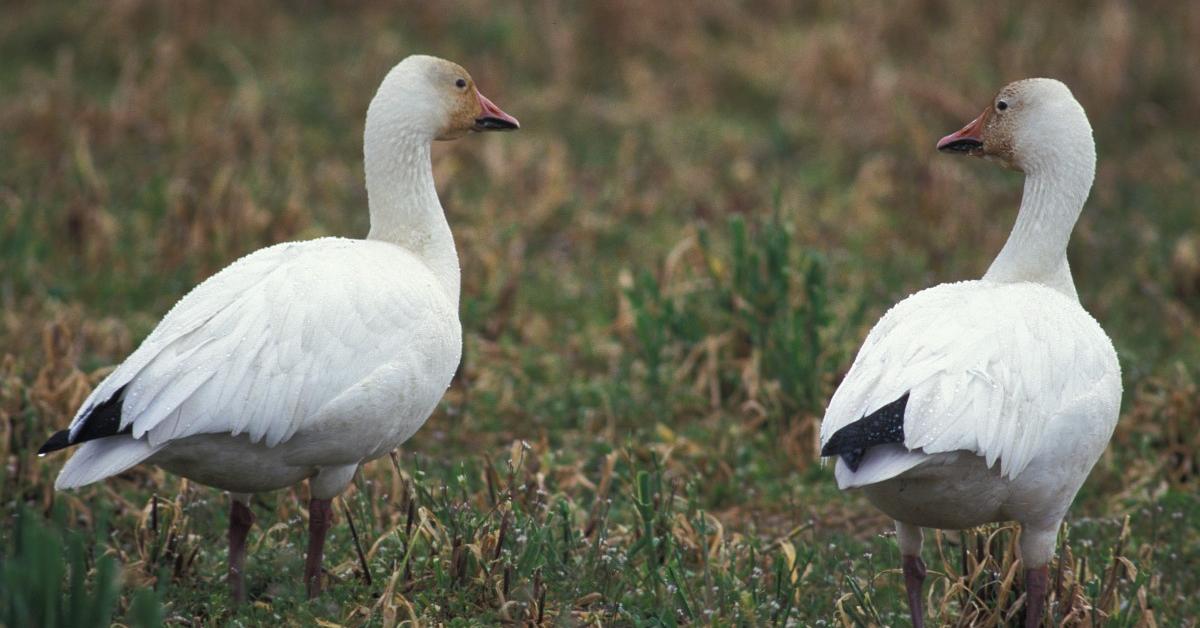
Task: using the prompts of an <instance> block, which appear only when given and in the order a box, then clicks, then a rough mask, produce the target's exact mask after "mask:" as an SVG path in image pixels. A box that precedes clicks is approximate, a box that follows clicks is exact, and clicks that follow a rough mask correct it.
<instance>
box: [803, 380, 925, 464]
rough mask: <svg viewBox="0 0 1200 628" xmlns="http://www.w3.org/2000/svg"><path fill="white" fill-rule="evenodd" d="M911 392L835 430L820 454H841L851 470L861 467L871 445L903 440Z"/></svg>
mask: <svg viewBox="0 0 1200 628" xmlns="http://www.w3.org/2000/svg"><path fill="white" fill-rule="evenodd" d="M908 394H909V393H907V392H906V393H904V394H903V395H901V396H900V398H899V399H896V400H895V401H893V402H891V403H889V404H887V405H885V406H883V407H882V408H879V409H878V410H876V411H874V412H872V413H871V414H868V415H866V416H864V417H863V418H861V419H859V420H857V421H855V422H853V423H851V424H850V425H847V426H845V427H843V428H842V429H840V430H838V431H837V432H835V433H834V434H833V436H831V437H829V442H827V443H825V445H824V446H823V447H821V456H822V457H828V456H841V457H842V461H843V462H845V463H846V466H847V467H849V468H850V470H851V471H858V465H859V463H860V462H861V461H862V459H863V456H865V455H866V453H867V449H868V448H870V447H873V446H875V445H883V444H887V443H903V442H904V411H905V409H906V408H907V406H908Z"/></svg>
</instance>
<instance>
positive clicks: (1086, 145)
mask: <svg viewBox="0 0 1200 628" xmlns="http://www.w3.org/2000/svg"><path fill="white" fill-rule="evenodd" d="M938 149H940V150H946V151H954V152H964V153H968V154H971V155H975V156H982V157H987V158H990V159H994V160H997V161H1000V162H1001V163H1003V164H1004V165H1006V166H1009V167H1011V168H1014V169H1016V170H1020V171H1022V172H1024V173H1025V175H1026V179H1025V193H1024V196H1023V198H1022V202H1021V209H1020V212H1019V213H1018V215H1017V222H1016V225H1015V226H1014V227H1013V230H1012V233H1011V234H1010V236H1009V239H1008V241H1007V243H1006V244H1005V245H1004V249H1003V250H1001V252H1000V254H999V255H998V256H997V257H996V259H995V261H994V262H993V263H992V265H991V267H990V268H989V269H988V272H987V274H986V275H984V277H983V279H981V280H978V281H964V282H960V283H954V284H944V285H940V286H936V287H933V288H929V289H927V290H923V291H921V292H918V293H916V294H914V295H912V296H910V297H908V298H907V299H904V300H903V301H901V302H900V303H899V304H897V305H896V306H895V307H893V308H892V309H891V310H890V311H888V313H887V314H886V315H884V317H883V318H882V319H881V320H880V321H879V323H878V324H876V325H875V327H874V328H873V329H872V330H871V332H870V334H869V335H868V336H867V339H866V341H865V342H864V343H863V346H862V349H861V350H860V351H859V353H858V356H857V357H856V358H855V360H854V364H853V365H852V366H851V367H850V370H849V372H848V373H847V374H846V377H845V379H844V380H843V381H842V383H841V385H840V386H838V389H837V391H836V392H834V395H833V398H832V399H831V400H830V402H829V407H828V409H827V410H826V413H825V418H824V419H823V421H822V423H821V435H820V436H821V446H822V453H823V455H830V456H838V460H837V463H836V468H835V475H836V477H837V482H838V486H839V487H841V488H843V489H850V488H861V489H862V490H863V491H864V493H865V494H866V496H867V497H868V499H870V500H871V502H872V503H873V504H874V505H875V506H877V507H878V508H879V509H880V510H882V511H884V512H885V513H887V514H888V515H889V516H891V517H892V518H893V519H895V521H896V529H897V533H898V534H897V536H898V540H899V545H900V550H901V554H902V556H903V567H904V575H905V584H906V587H907V589H908V598H909V606H910V609H911V611H912V618H913V623H914V624H915V625H916V626H921V625H923V622H924V620H923V613H922V598H921V583H922V581H923V580H924V576H925V567H924V564H923V563H922V562H921V559H920V552H921V544H922V533H921V528H923V527H934V528H967V527H972V526H977V525H981V524H984V523H989V522H995V521H1010V520H1015V521H1018V522H1020V523H1021V526H1022V531H1021V544H1020V545H1021V556H1022V560H1023V561H1024V564H1025V567H1026V580H1027V596H1026V599H1027V603H1028V609H1029V610H1028V612H1027V617H1026V624H1027V625H1028V626H1037V625H1038V624H1039V623H1040V621H1041V609H1042V604H1043V601H1044V598H1045V593H1046V578H1047V576H1046V573H1047V572H1046V565H1047V563H1048V562H1049V561H1050V559H1051V557H1052V556H1053V554H1054V546H1055V539H1056V535H1057V531H1058V526H1059V525H1060V524H1061V522H1062V520H1063V517H1064V516H1065V515H1066V512H1067V509H1068V508H1069V507H1070V504H1071V501H1072V500H1073V499H1074V497H1075V494H1076V492H1078V490H1079V488H1080V486H1082V484H1083V482H1084V480H1085V479H1086V478H1087V475H1088V473H1089V472H1090V471H1091V468H1092V466H1093V465H1094V464H1095V463H1096V461H1097V460H1098V459H1099V457H1100V455H1101V454H1102V453H1103V451H1104V448H1105V447H1106V446H1107V444H1108V440H1109V438H1110V437H1111V435H1112V432H1113V429H1114V427H1115V426H1116V422H1117V416H1118V414H1119V411H1120V403H1121V370H1120V365H1119V363H1118V362H1117V355H1116V352H1115V351H1114V349H1113V345H1112V342H1111V341H1110V340H1109V339H1108V336H1107V335H1106V334H1105V333H1104V330H1103V329H1101V328H1100V325H1099V324H1098V323H1097V322H1096V321H1095V319H1093V318H1092V317H1091V315H1089V314H1088V313H1087V312H1086V311H1085V310H1084V309H1083V307H1082V306H1081V305H1080V303H1079V298H1078V295H1077V293H1076V290H1075V284H1074V281H1073V279H1072V277H1071V271H1070V267H1069V265H1068V263H1067V256H1066V249H1067V241H1068V239H1069V238H1070V234H1071V231H1072V229H1073V227H1074V225H1075V222H1076V220H1077V218H1078V217H1079V214H1080V211H1081V210H1082V208H1083V204H1084V201H1085V200H1086V198H1087V195H1088V191H1089V190H1090V188H1091V185H1092V179H1093V176H1094V173H1095V159H1096V157H1095V145H1094V143H1093V141H1092V130H1091V125H1090V124H1089V123H1088V120H1087V116H1086V115H1085V114H1084V112H1083V108H1082V107H1081V106H1080V105H1079V103H1078V102H1077V101H1076V100H1075V98H1074V97H1073V96H1072V95H1071V92H1070V90H1068V89H1067V88H1066V86H1065V85H1063V84H1062V83H1059V82H1058V81H1054V80H1049V79H1030V80H1027V81H1019V82H1017V83H1013V84H1011V85H1009V86H1007V87H1005V88H1004V89H1003V90H1001V91H1000V93H999V95H997V97H996V99H995V100H994V102H993V103H992V105H991V106H990V107H988V109H986V110H985V111H984V113H983V114H982V115H980V116H979V117H978V118H976V119H975V120H974V121H973V122H971V123H970V124H969V125H967V126H966V127H964V128H963V129H962V130H961V131H958V132H957V133H954V134H951V135H949V136H947V137H945V138H943V139H942V140H941V141H940V142H939V143H938ZM901 406H902V407H901ZM896 408H900V410H896Z"/></svg>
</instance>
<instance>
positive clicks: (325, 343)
mask: <svg viewBox="0 0 1200 628" xmlns="http://www.w3.org/2000/svg"><path fill="white" fill-rule="evenodd" d="M456 297H457V295H451V294H448V293H447V292H446V290H444V288H443V287H442V286H441V285H439V283H438V281H437V278H436V277H435V276H434V274H433V273H432V272H431V271H430V270H429V268H428V267H427V266H426V264H424V263H423V262H422V261H421V260H420V259H419V258H418V257H416V256H415V255H413V254H412V253H411V252H409V251H408V250H406V249H404V248H402V247H399V246H397V245H395V244H391V243H388V242H380V241H373V240H350V239H345V238H322V239H319V240H312V241H308V242H291V243H285V244H278V245H275V246H272V247H269V248H266V249H262V250H260V251H257V252H255V253H252V254H250V255H248V256H246V257H244V258H242V259H241V260H239V261H237V262H235V263H234V264H232V265H230V266H228V267H226V268H225V269H224V270H222V271H221V272H219V273H217V274H216V275H213V276H212V277H211V278H209V279H208V280H207V281H205V282H204V283H202V284H200V285H199V286H197V287H196V288H195V289H194V290H192V291H191V292H190V293H189V294H188V295H187V296H185V297H184V298H183V299H182V300H181V301H180V302H179V303H178V304H177V305H176V306H175V307H174V308H173V309H172V310H171V311H170V312H169V313H168V314H167V316H166V317H165V318H163V320H162V322H161V323H160V324H159V326H158V327H157V328H156V329H155V330H154V332H153V333H152V334H151V335H150V336H149V337H148V338H146V340H145V341H144V342H143V343H142V344H141V346H140V347H139V348H138V349H137V350H136V351H135V352H134V353H133V354H132V355H130V356H129V358H128V359H126V361H125V362H124V363H123V364H121V366H120V367H118V368H117V370H116V371H114V372H113V373H112V374H111V375H110V376H109V377H108V378H107V379H105V380H104V382H103V383H101V385H100V386H98V387H97V388H96V390H95V391H93V392H92V394H91V396H90V397H89V398H88V400H87V401H86V402H85V403H84V404H83V406H82V407H81V408H80V410H79V412H78V414H77V415H76V418H75V421H74V422H73V423H72V426H71V428H70V429H71V430H72V431H73V432H75V433H76V434H78V433H79V432H80V431H81V429H82V427H83V425H84V423H85V421H86V419H87V417H89V416H90V414H91V412H92V411H93V409H94V408H95V406H96V405H97V404H99V403H101V402H104V401H106V400H109V399H113V398H114V397H118V396H119V397H120V398H121V399H122V403H121V423H122V425H123V426H124V427H123V428H122V429H124V430H128V433H127V434H121V435H116V436H111V437H108V438H100V439H96V440H91V441H88V442H85V443H83V444H82V445H81V446H80V448H79V451H78V453H77V454H76V456H75V457H73V458H72V459H71V460H70V461H69V462H68V463H67V465H66V467H65V468H64V469H63V472H62V473H61V475H60V476H59V478H58V481H57V483H56V485H57V487H58V488H60V489H65V488H73V487H75V486H80V485H83V484H87V483H90V482H92V481H95V480H98V479H102V478H103V477H106V476H107V475H108V474H110V472H111V471H113V470H115V471H118V472H119V471H122V470H124V468H128V466H132V465H133V464H136V463H138V462H141V461H143V460H144V461H147V462H151V463H154V464H158V465H160V466H162V467H164V468H166V469H168V470H169V471H172V472H174V473H178V474H180V475H184V476H187V477H189V478H191V479H194V480H196V481H199V482H201V483H203V484H207V485H209V486H214V487H217V488H221V489H225V490H228V491H232V492H235V493H257V492H263V491H269V490H275V489H279V488H284V487H287V486H290V485H292V484H295V483H296V482H299V481H301V480H304V479H307V478H309V477H312V476H314V475H316V474H317V473H318V472H319V471H322V470H325V471H326V472H327V473H331V472H334V471H337V470H339V469H342V468H344V467H350V469H348V470H347V471H348V472H349V473H353V468H354V467H357V465H358V464H360V463H362V462H366V461H369V460H372V459H374V458H377V457H379V456H381V455H383V454H386V453H387V452H389V451H391V450H392V449H395V448H396V447H397V446H398V445H400V444H401V443H403V442H404V441H405V440H407V439H408V438H409V437H410V436H412V435H413V433H415V432H416V430H417V429H418V428H420V427H421V425H422V424H423V423H424V422H425V420H426V419H427V418H428V417H429V415H430V414H431V413H432V411H433V409H434V407H435V406H436V405H437V403H438V401H439V400H440V399H441V397H442V394H443V393H444V392H445V390H446V388H447V386H448V385H449V383H450V379H451V378H452V377H453V375H454V371H455V369H456V368H457V366H458V361H459V356H460V353H461V347H462V332H461V327H460V326H459V321H458V315H457V310H458V307H457V306H458V304H457V298H456ZM123 441H136V442H137V443H139V444H140V447H136V448H132V449H130V448H129V446H128V444H127V443H126V442H123ZM108 451H112V452H114V454H107V452H108ZM109 455H115V456H116V457H117V459H116V460H113V461H112V463H107V461H106V460H105V459H106V457H107V456H109ZM143 456H144V458H143ZM139 458H141V459H139ZM338 490H340V488H339V489H338Z"/></svg>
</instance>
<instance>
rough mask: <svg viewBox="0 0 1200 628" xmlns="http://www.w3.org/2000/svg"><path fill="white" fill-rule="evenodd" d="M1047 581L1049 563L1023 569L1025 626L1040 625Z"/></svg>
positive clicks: (1036, 627)
mask: <svg viewBox="0 0 1200 628" xmlns="http://www.w3.org/2000/svg"><path fill="white" fill-rule="evenodd" d="M1049 583H1050V565H1042V566H1041V567H1038V568H1036V569H1026V570H1025V628H1038V626H1041V625H1042V614H1043V613H1044V612H1045V608H1046V593H1047V589H1048V587H1049Z"/></svg>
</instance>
